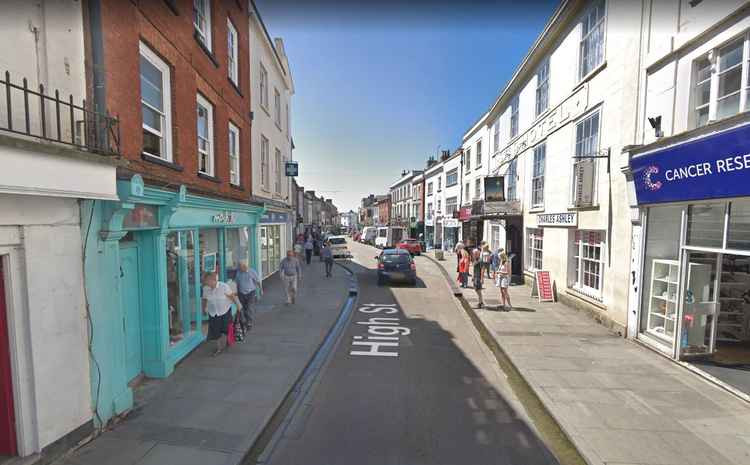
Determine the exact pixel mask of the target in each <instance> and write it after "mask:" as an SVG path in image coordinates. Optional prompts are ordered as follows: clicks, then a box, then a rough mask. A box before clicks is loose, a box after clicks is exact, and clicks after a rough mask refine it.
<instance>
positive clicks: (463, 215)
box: [458, 207, 471, 221]
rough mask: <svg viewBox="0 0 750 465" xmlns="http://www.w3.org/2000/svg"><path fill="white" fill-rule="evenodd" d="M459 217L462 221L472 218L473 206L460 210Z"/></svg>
mask: <svg viewBox="0 0 750 465" xmlns="http://www.w3.org/2000/svg"><path fill="white" fill-rule="evenodd" d="M458 219H459V220H461V221H468V220H469V219H471V207H462V208H461V209H460V210H459V211H458Z"/></svg>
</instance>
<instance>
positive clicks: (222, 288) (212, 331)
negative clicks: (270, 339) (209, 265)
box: [202, 272, 242, 356]
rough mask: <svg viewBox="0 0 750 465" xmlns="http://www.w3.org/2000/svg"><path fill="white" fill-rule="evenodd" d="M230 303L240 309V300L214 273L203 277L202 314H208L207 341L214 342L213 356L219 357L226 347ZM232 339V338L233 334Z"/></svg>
mask: <svg viewBox="0 0 750 465" xmlns="http://www.w3.org/2000/svg"><path fill="white" fill-rule="evenodd" d="M232 302H234V303H236V304H237V309H238V310H241V309H242V303H240V299H238V298H237V296H236V295H235V294H234V292H232V288H231V287H229V285H228V284H227V283H222V282H220V281H219V280H218V279H216V273H213V272H209V273H206V274H204V275H203V300H202V304H203V313H207V314H208V339H209V340H211V341H216V350H215V351H214V353H213V355H214V356H217V355H219V354H220V353H221V352H222V351H223V350H224V349H225V348H226V347H227V341H228V340H229V333H230V329H229V327H230V326H232V324H233V321H232ZM232 329H234V328H232ZM232 333H234V331H232ZM232 337H233V338H234V334H232ZM232 342H234V339H232Z"/></svg>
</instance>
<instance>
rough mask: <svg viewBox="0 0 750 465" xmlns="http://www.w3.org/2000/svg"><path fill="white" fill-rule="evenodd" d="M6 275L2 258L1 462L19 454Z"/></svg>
mask: <svg viewBox="0 0 750 465" xmlns="http://www.w3.org/2000/svg"><path fill="white" fill-rule="evenodd" d="M4 283H5V275H4V270H3V261H2V256H0V461H2V459H3V458H4V457H7V456H15V455H17V454H18V445H17V442H16V415H15V406H14V402H13V376H12V372H11V364H10V338H9V337H8V308H7V306H6V302H5V284H4Z"/></svg>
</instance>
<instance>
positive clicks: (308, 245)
mask: <svg viewBox="0 0 750 465" xmlns="http://www.w3.org/2000/svg"><path fill="white" fill-rule="evenodd" d="M314 247H315V246H314V245H313V239H312V237H310V236H308V237H307V240H306V241H305V263H307V264H308V265H309V264H310V260H312V254H313V248H314Z"/></svg>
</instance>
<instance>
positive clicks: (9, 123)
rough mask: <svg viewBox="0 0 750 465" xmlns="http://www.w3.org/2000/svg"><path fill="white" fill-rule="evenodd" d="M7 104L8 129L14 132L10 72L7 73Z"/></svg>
mask: <svg viewBox="0 0 750 465" xmlns="http://www.w3.org/2000/svg"><path fill="white" fill-rule="evenodd" d="M5 103H6V104H7V106H8V129H9V130H10V131H12V130H13V112H12V111H11V103H10V72H9V71H6V72H5Z"/></svg>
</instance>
